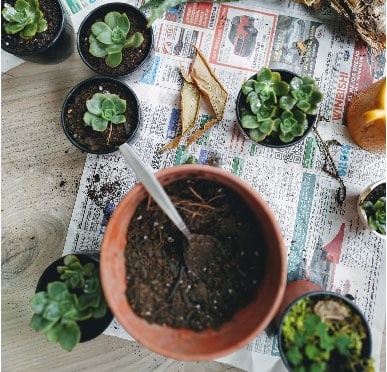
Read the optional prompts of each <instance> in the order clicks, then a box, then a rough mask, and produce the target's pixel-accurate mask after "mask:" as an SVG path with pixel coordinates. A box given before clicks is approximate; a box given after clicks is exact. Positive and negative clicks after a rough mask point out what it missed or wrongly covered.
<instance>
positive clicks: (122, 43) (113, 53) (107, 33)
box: [89, 12, 144, 68]
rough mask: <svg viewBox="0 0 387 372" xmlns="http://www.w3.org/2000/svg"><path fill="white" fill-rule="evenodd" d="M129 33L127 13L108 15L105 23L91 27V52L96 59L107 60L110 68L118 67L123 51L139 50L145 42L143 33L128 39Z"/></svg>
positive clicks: (99, 22) (110, 13) (97, 23)
mask: <svg viewBox="0 0 387 372" xmlns="http://www.w3.org/2000/svg"><path fill="white" fill-rule="evenodd" d="M129 31H130V21H129V18H128V16H127V15H126V14H125V13H123V14H120V13H119V12H109V13H107V14H106V16H105V18H104V22H101V21H98V22H95V23H93V25H92V26H91V32H92V33H91V34H90V37H89V42H90V48H89V52H90V53H91V54H92V55H93V56H94V57H100V58H105V62H106V64H107V65H108V66H109V67H111V68H114V67H117V66H118V65H119V64H120V63H121V62H122V50H123V49H125V48H138V47H139V46H140V45H141V44H142V43H143V41H144V36H143V35H142V33H141V32H135V33H134V34H132V35H131V36H129V37H128V38H127V35H128V33H129Z"/></svg>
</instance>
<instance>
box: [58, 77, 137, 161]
mask: <svg viewBox="0 0 387 372" xmlns="http://www.w3.org/2000/svg"><path fill="white" fill-rule="evenodd" d="M91 87H95V88H94V89H93V90H90V88H91ZM107 88H108V89H107ZM105 90H108V91H109V92H110V93H114V94H118V95H119V96H120V98H122V99H125V100H126V102H127V104H126V105H127V107H131V108H132V114H131V115H130V117H128V115H126V116H127V121H128V122H129V123H128V122H127V123H124V124H123V125H124V127H125V138H123V140H122V141H121V142H119V143H118V142H117V143H111V144H110V145H109V146H106V147H105V146H103V148H102V146H101V148H95V146H92V145H91V144H89V143H88V142H89V141H88V140H89V139H90V138H92V137H95V136H99V133H98V132H95V131H93V129H92V128H91V127H88V126H86V124H84V126H83V128H81V129H82V133H75V132H74V131H73V130H72V129H71V126H70V123H69V120H68V118H69V116H68V115H70V112H71V111H72V110H73V109H72V106H73V105H75V103H76V102H80V104H81V105H82V107H84V111H83V112H82V114H81V115H80V116H79V117H78V122H79V123H83V114H84V113H85V112H86V111H87V108H86V99H90V98H91V97H92V95H93V94H94V93H97V92H98V93H102V92H103V91H105ZM120 92H123V93H124V94H122V93H120ZM78 97H81V98H78ZM80 100H81V101H80ZM129 105H130V106H129ZM61 119H62V127H63V130H64V132H65V134H66V136H67V138H68V139H69V140H70V142H71V143H72V144H73V145H74V146H76V147H78V148H79V149H80V150H81V151H84V152H87V153H89V154H109V153H112V152H114V151H116V150H118V147H119V146H120V145H122V144H123V143H125V142H128V141H129V140H130V139H131V138H132V137H133V136H134V135H135V133H136V131H137V129H138V126H139V125H140V122H141V109H140V104H139V101H138V99H137V96H136V94H135V93H134V91H133V90H132V89H131V88H130V87H129V86H128V85H126V84H125V83H123V82H122V81H120V80H118V79H115V78H111V77H93V78H89V79H87V80H84V81H82V82H80V83H78V84H77V85H76V86H75V87H74V88H72V89H71V91H70V92H69V93H68V95H67V97H66V98H65V100H64V103H63V106H62V114H61Z"/></svg>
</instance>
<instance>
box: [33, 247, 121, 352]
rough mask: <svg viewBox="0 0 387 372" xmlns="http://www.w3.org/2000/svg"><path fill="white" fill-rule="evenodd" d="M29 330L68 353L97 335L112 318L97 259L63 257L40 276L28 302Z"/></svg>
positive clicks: (81, 255)
mask: <svg viewBox="0 0 387 372" xmlns="http://www.w3.org/2000/svg"><path fill="white" fill-rule="evenodd" d="M31 308H32V310H33V312H34V314H33V316H32V319H31V327H32V328H33V329H34V330H35V331H38V332H44V333H45V334H46V337H47V340H48V341H51V342H59V344H60V346H61V347H62V348H63V349H64V350H68V351H71V350H72V349H73V348H74V347H75V346H76V345H77V344H78V343H79V342H85V341H88V340H91V339H93V338H95V337H97V336H98V335H99V334H101V333H102V332H103V331H104V330H105V329H106V327H107V326H108V325H109V324H110V322H111V321H112V319H113V315H112V313H111V311H110V309H109V308H108V306H107V303H106V300H105V297H104V295H103V292H102V288H101V282H100V276H99V266H98V256H96V255H90V254H89V255H87V254H70V255H66V256H64V257H62V258H60V259H58V260H56V261H55V262H53V263H52V264H51V265H49V266H48V267H47V268H46V270H45V271H44V272H43V274H42V275H41V277H40V279H39V281H38V284H37V287H36V293H35V295H34V296H33V297H32V299H31Z"/></svg>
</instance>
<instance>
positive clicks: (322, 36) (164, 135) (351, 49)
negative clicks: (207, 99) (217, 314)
mask: <svg viewBox="0 0 387 372" xmlns="http://www.w3.org/2000/svg"><path fill="white" fill-rule="evenodd" d="M62 1H63V4H64V6H65V8H66V10H67V11H68V12H69V13H70V14H71V15H72V19H73V23H74V26H75V29H77V28H78V26H79V23H80V21H81V20H82V19H83V17H84V16H85V15H86V14H87V13H88V12H89V11H90V10H92V9H93V8H94V7H96V6H98V5H100V4H102V3H105V2H107V1H92V0H89V1H86V0H62ZM130 3H131V4H132V5H135V6H140V5H141V3H140V2H136V1H131V2H130ZM238 22H242V23H243V24H248V25H249V27H248V29H249V31H248V32H245V33H244V34H243V30H241V29H238ZM153 27H154V35H155V46H154V49H155V53H154V56H153V59H152V60H151V61H150V63H149V64H148V65H147V66H145V67H144V68H143V69H142V70H141V71H140V72H139V73H138V74H137V75H136V76H132V77H129V78H125V79H124V81H125V82H126V83H128V84H129V85H130V86H131V87H132V89H133V90H134V91H135V93H136V94H137V96H138V98H139V101H140V105H141V111H142V123H141V126H140V128H139V131H138V132H137V134H136V136H135V138H134V139H133V140H132V141H131V145H132V146H133V147H134V148H135V150H137V152H138V153H139V154H140V156H141V157H142V158H143V159H144V161H145V162H146V163H147V165H148V166H149V167H150V168H151V169H152V170H153V171H157V170H160V169H164V168H167V167H171V166H174V165H177V164H182V163H184V162H186V161H187V159H188V158H189V157H195V158H196V159H197V160H198V162H199V163H200V164H211V165H213V166H217V167H220V168H222V169H225V170H227V171H230V172H232V173H234V174H235V175H237V176H239V177H240V178H241V179H243V180H244V181H246V182H247V183H249V184H250V185H251V186H252V187H254V188H255V189H256V191H257V192H258V193H259V194H261V195H262V197H263V198H264V199H265V200H266V201H267V203H268V204H269V206H270V207H271V209H272V210H273V212H274V214H275V215H276V217H277V219H278V222H279V225H280V228H281V229H282V232H283V236H284V239H285V243H286V246H287V248H288V280H289V281H291V280H295V279H300V278H308V279H309V280H311V281H313V282H315V283H317V284H319V285H320V286H322V287H323V288H326V289H327V290H330V291H334V292H339V293H343V294H347V293H351V294H352V295H353V296H354V298H355V302H356V304H357V305H358V306H359V307H360V308H361V309H362V310H363V312H364V313H365V315H366V317H367V319H368V321H369V323H370V326H371V329H372V335H373V345H374V347H373V355H372V356H373V358H374V359H375V367H376V370H379V363H380V346H379V345H381V343H382V333H383V328H384V321H385V313H386V304H385V290H386V288H385V282H386V280H385V241H384V240H381V239H379V238H378V237H376V236H375V235H373V234H372V233H371V232H370V231H369V230H366V229H365V228H364V227H363V226H362V224H361V222H360V220H359V217H358V214H357V210H356V203H357V199H358V196H359V194H360V193H361V191H362V190H363V189H364V188H365V187H366V186H368V185H369V184H371V183H374V182H375V181H378V180H380V179H384V177H385V174H384V170H385V167H386V159H385V157H384V156H378V155H375V154H371V153H369V152H366V151H364V150H362V149H360V148H359V147H358V146H356V145H355V144H354V143H353V141H352V140H351V137H350V135H349V133H348V131H347V128H346V126H345V125H344V119H343V118H344V110H345V106H346V103H347V102H348V101H349V100H350V99H351V98H352V96H353V95H354V94H355V93H356V92H358V91H359V90H361V89H363V88H365V87H366V86H368V85H369V84H370V83H371V82H373V81H376V80H378V79H380V78H381V77H382V76H384V68H385V55H384V53H383V52H376V51H373V50H370V49H369V48H367V46H366V45H365V44H364V43H363V42H361V41H359V40H357V41H355V40H354V38H353V34H351V33H349V32H347V31H346V28H345V25H344V24H343V23H341V22H340V21H339V20H338V19H337V17H336V14H334V12H333V11H332V10H331V9H330V8H322V9H320V10H318V11H315V10H312V9H309V8H306V7H304V6H303V5H301V4H299V3H295V2H289V1H283V0H282V1H265V0H240V1H239V2H231V3H222V4H219V3H217V4H215V3H214V4H213V3H187V4H185V5H181V6H178V7H176V8H172V9H170V10H169V11H167V12H166V13H165V14H164V15H163V16H162V18H160V19H158V20H157V21H155V22H154V24H153ZM246 33H247V35H246ZM241 38H242V42H240V39H241ZM296 41H303V42H304V45H305V46H306V51H305V52H304V53H300V51H299V50H298V49H297V47H296V45H295V42H296ZM192 44H195V45H196V46H197V47H198V48H199V49H200V50H201V51H202V52H203V53H204V55H205V56H206V58H207V59H208V61H209V63H210V64H211V66H212V67H213V69H214V71H215V73H216V75H217V76H218V78H219V79H220V81H222V83H223V85H224V86H225V88H226V89H227V91H228V93H229V98H228V102H227V108H226V111H225V114H224V117H223V119H222V121H221V122H218V123H217V124H216V125H215V126H214V127H212V128H211V129H210V130H209V131H208V132H206V133H205V134H204V135H203V136H202V137H201V138H200V139H199V140H197V141H196V142H195V143H193V144H191V145H190V146H188V147H186V146H185V143H184V140H183V141H182V143H181V145H180V146H179V147H178V148H176V149H174V150H168V151H165V152H158V149H160V148H161V147H162V146H164V145H165V144H166V143H169V141H170V140H171V139H173V138H175V137H176V136H177V135H179V134H180V133H181V128H180V123H179V120H178V118H179V113H180V89H181V84H182V81H181V77H180V73H179V66H180V65H182V66H183V67H187V68H188V66H189V65H190V63H191V62H192V56H193V53H194V49H193V47H192ZM263 65H265V66H269V67H271V68H282V69H287V70H291V71H293V72H295V73H297V74H299V75H302V76H305V75H308V76H313V77H314V78H315V80H316V82H317V84H318V86H319V87H320V88H321V89H322V90H323V92H324V101H323V102H322V104H321V105H320V113H319V114H320V115H319V117H320V120H319V122H318V125H317V128H318V132H319V134H320V136H321V138H322V139H323V140H324V141H327V143H330V142H329V141H331V140H335V141H336V142H334V143H333V144H331V145H330V147H329V148H330V152H331V154H332V156H333V160H334V162H335V164H336V167H337V169H338V174H339V175H340V177H341V179H342V180H343V182H344V184H345V186H346V198H345V201H344V203H343V204H342V205H340V204H339V203H338V202H337V198H336V196H337V190H338V188H339V186H340V184H339V182H338V180H337V179H336V178H334V177H332V176H331V175H330V174H328V173H327V172H326V157H325V154H324V153H323V152H322V151H321V147H320V146H319V142H318V140H317V137H316V135H315V133H314V132H313V131H312V132H311V133H310V134H309V135H308V136H307V138H306V139H305V140H304V141H302V142H301V143H298V144H296V145H294V146H292V147H289V148H284V149H273V148H267V147H264V146H261V145H259V144H256V143H254V142H252V141H251V140H249V139H247V138H246V137H245V136H244V135H243V134H242V133H241V131H240V130H239V129H238V127H237V125H236V115H235V100H236V96H237V93H238V90H239V89H240V85H241V84H242V82H243V81H244V80H246V79H247V78H248V77H250V76H251V75H252V74H254V73H255V72H256V71H257V70H258V69H259V67H261V66H263ZM211 115H212V113H211V111H210V110H209V108H208V107H206V106H205V105H204V106H202V108H201V112H200V118H199V120H198V125H200V124H203V123H205V122H206V120H208V119H209V118H210V117H211ZM137 182H138V181H137V179H136V177H135V175H134V173H133V172H132V171H131V169H130V168H129V167H128V166H127V165H126V163H125V161H124V159H123V157H122V156H121V155H120V153H119V152H115V153H113V154H109V155H103V156H96V155H88V156H87V159H86V163H85V167H84V172H83V175H82V178H81V181H80V186H79V192H78V195H77V199H76V202H75V206H74V211H73V215H72V218H71V222H70V225H69V229H68V235H67V239H66V243H65V247H64V251H63V253H64V254H67V253H70V252H82V251H83V250H88V251H90V250H94V251H99V249H100V244H101V240H102V237H103V233H104V230H105V227H106V224H107V222H108V219H109V216H110V214H111V212H112V210H113V209H114V207H115V206H116V205H117V204H118V203H119V201H120V200H121V198H122V197H123V196H124V195H125V194H126V193H127V192H128V191H129V190H130V189H131V188H132V187H133V186H134V185H135V184H136V183H137ZM105 333H106V334H108V335H112V336H117V337H121V338H125V339H128V340H133V339H132V338H131V336H130V335H129V334H127V333H126V332H125V331H124V330H123V329H122V327H121V326H120V325H119V324H118V323H117V322H116V321H113V323H112V324H111V326H110V327H109V328H108V330H107V331H106V332H105ZM218 360H219V361H222V362H224V363H229V364H231V365H234V366H236V367H239V368H241V369H244V370H247V371H253V370H259V371H280V370H284V366H283V364H282V362H281V361H280V358H279V352H278V345H277V340H276V337H275V336H274V335H272V334H270V333H269V332H266V331H265V332H262V333H261V334H260V335H259V336H258V337H256V338H255V339H254V340H252V341H251V342H249V344H248V345H246V346H245V347H244V348H242V349H241V350H238V351H237V352H235V353H233V354H231V355H228V356H225V357H223V358H220V359H218Z"/></svg>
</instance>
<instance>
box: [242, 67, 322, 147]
mask: <svg viewBox="0 0 387 372" xmlns="http://www.w3.org/2000/svg"><path fill="white" fill-rule="evenodd" d="M241 91H242V95H243V97H244V98H242V99H244V106H243V108H242V109H241V115H240V120H241V125H242V127H243V128H245V129H247V130H248V131H249V135H250V137H251V138H252V139H253V140H254V141H256V142H260V141H262V140H264V139H265V138H266V137H268V136H270V137H271V138H279V139H280V141H282V142H284V143H289V142H291V141H293V140H294V139H295V138H296V137H300V136H302V135H303V134H304V132H305V130H306V129H307V128H308V121H307V116H306V115H315V114H316V113H317V104H318V103H319V102H321V101H322V99H323V95H322V93H321V91H320V90H319V88H318V87H317V86H316V84H315V81H314V79H312V78H310V77H304V78H299V77H293V78H292V80H291V81H290V83H287V82H286V81H283V80H282V79H281V74H280V73H279V72H277V71H271V70H270V69H269V68H267V67H262V68H261V69H260V70H259V71H258V72H257V74H256V78H255V79H249V80H247V81H246V82H244V83H243V84H242V89H241Z"/></svg>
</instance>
